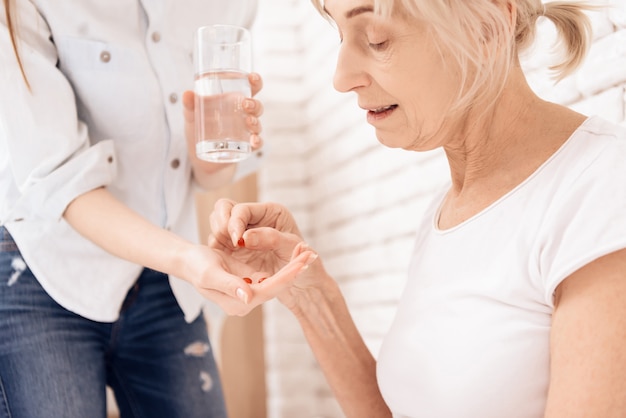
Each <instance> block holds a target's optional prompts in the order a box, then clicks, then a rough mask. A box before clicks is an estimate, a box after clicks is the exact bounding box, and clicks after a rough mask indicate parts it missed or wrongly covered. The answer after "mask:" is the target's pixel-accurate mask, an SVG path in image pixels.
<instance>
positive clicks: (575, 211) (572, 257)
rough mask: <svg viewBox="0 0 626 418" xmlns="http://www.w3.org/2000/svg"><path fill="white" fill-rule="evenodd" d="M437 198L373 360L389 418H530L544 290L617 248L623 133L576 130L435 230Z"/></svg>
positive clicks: (621, 237)
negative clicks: (500, 190) (488, 198)
mask: <svg viewBox="0 0 626 418" xmlns="http://www.w3.org/2000/svg"><path fill="white" fill-rule="evenodd" d="M443 195H444V194H443V193H442V194H441V195H440V196H439V198H438V199H436V201H435V202H434V204H433V206H432V207H431V209H430V210H429V211H428V212H427V214H426V217H425V220H424V222H423V224H422V226H421V228H420V229H419V231H418V238H417V242H416V246H415V251H414V253H413V257H412V260H411V266H410V268H409V275H408V282H407V285H406V289H405V291H404V293H403V296H402V298H401V301H400V304H399V307H398V311H397V315H396V318H395V320H394V323H393V325H392V327H391V330H390V332H389V334H388V335H387V337H386V338H385V341H384V343H383V346H382V348H381V351H380V353H379V362H378V370H377V372H378V381H379V385H380V388H381V391H382V394H383V396H384V398H385V400H386V402H387V403H388V405H389V406H390V408H391V409H392V411H393V412H394V414H395V415H394V416H395V417H426V418H463V417H476V418H505V417H506V418H515V417H541V416H543V413H544V408H545V403H546V397H547V390H548V378H549V361H550V358H549V357H550V356H549V334H550V324H551V316H552V312H553V308H554V305H553V293H554V290H555V288H556V287H557V286H558V285H559V283H561V281H562V280H564V279H565V278H567V277H568V276H569V275H570V274H571V273H573V272H574V271H576V270H578V269H579V268H581V267H582V266H584V265H585V264H587V263H589V262H590V261H592V260H594V259H596V258H598V257H600V256H602V255H605V254H608V253H611V252H613V251H616V250H619V249H622V248H626V129H624V128H623V127H619V126H615V125H612V124H610V123H608V122H606V121H604V120H602V119H600V118H598V117H592V118H589V119H587V120H586V121H585V123H583V125H582V126H581V127H580V128H579V129H578V130H577V131H576V132H575V133H574V134H573V135H572V136H571V137H570V138H569V140H568V141H567V142H566V143H565V144H564V145H563V146H562V147H561V148H560V149H559V150H558V151H557V152H556V153H555V154H554V155H553V156H552V157H551V158H550V159H549V160H548V161H546V162H545V163H544V164H543V165H542V166H541V167H540V168H539V169H538V170H537V171H536V172H535V173H533V174H532V175H531V176H530V177H529V178H528V179H526V180H525V181H524V182H523V183H522V184H520V185H519V186H517V187H516V188H515V189H513V190H512V191H510V192H509V193H507V194H506V195H505V196H503V197H502V198H500V199H499V200H498V201H496V202H495V203H493V204H492V205H490V206H489V207H488V208H486V209H485V210H483V211H482V212H480V213H479V214H477V215H475V216H473V217H472V218H470V219H468V220H466V221H465V222H463V223H461V224H459V225H457V226H455V227H453V228H450V229H447V230H440V229H438V228H437V226H436V220H437V217H438V209H439V207H440V205H441V202H442V199H443ZM598 280H602V277H598Z"/></svg>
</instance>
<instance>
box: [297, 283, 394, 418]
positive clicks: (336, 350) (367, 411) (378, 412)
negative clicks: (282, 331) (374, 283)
mask: <svg viewBox="0 0 626 418" xmlns="http://www.w3.org/2000/svg"><path fill="white" fill-rule="evenodd" d="M326 278H327V279H326ZM326 278H325V280H323V282H324V283H325V284H324V286H323V287H322V288H318V287H316V288H314V289H307V291H306V297H304V298H302V299H299V302H298V307H297V309H292V311H293V312H294V313H295V315H296V317H297V318H298V320H299V322H300V324H301V326H302V329H303V331H304V335H305V336H306V338H307V340H308V342H309V344H310V346H311V348H312V350H313V353H314V354H315V356H316V358H317V360H318V362H319V364H320V367H321V368H322V370H323V372H324V374H325V376H326V378H327V380H328V383H329V385H330V387H331V388H332V390H333V392H334V394H335V397H336V398H337V400H338V402H339V404H340V405H341V407H342V409H343V411H344V413H345V414H346V416H347V417H348V418H352V417H358V418H363V417H376V418H385V417H391V412H390V411H389V408H388V407H387V405H386V404H385V402H384V400H383V398H382V395H381V394H380V390H379V389H378V383H377V380H376V361H375V359H374V357H373V356H372V354H371V353H370V351H369V350H368V348H367V346H366V345H365V343H364V341H363V338H362V337H361V335H360V333H359V331H358V329H357V328H356V326H355V324H354V321H353V320H352V317H351V315H350V312H349V311H348V307H347V305H346V303H345V300H344V298H343V296H342V295H341V293H340V290H339V288H338V286H337V284H336V283H335V282H334V280H333V279H331V278H330V277H328V276H326Z"/></svg>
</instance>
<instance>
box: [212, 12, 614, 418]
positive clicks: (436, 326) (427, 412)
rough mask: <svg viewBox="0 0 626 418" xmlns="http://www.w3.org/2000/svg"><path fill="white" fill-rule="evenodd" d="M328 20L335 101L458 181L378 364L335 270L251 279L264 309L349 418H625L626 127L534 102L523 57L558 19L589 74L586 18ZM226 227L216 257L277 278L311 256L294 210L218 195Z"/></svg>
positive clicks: (567, 44)
mask: <svg viewBox="0 0 626 418" xmlns="http://www.w3.org/2000/svg"><path fill="white" fill-rule="evenodd" d="M317 6H318V8H319V10H320V11H321V12H322V13H323V14H324V15H326V16H327V17H328V18H330V19H332V20H333V21H334V22H335V23H336V26H337V28H338V30H339V36H340V38H341V47H340V52H339V58H338V64H337V69H336V74H335V78H334V85H335V87H336V89H338V90H340V91H342V92H355V93H356V94H357V95H358V103H359V106H360V107H361V108H363V109H364V110H365V112H366V115H367V121H368V122H369V123H370V124H371V125H373V126H374V127H375V129H376V135H377V137H378V139H379V141H380V142H381V143H383V144H384V145H386V146H388V147H394V148H403V149H405V150H407V151H426V150H432V149H435V148H438V147H443V149H444V150H445V154H446V156H447V160H448V162H449V167H450V174H451V182H450V184H449V185H448V187H446V189H445V190H441V192H440V193H439V194H438V195H437V196H436V197H435V199H434V200H433V202H432V205H431V207H430V209H429V210H427V211H426V214H425V217H424V219H423V222H422V224H421V226H420V228H419V229H418V230H417V237H416V243H415V248H414V251H413V255H412V261H411V265H410V268H409V272H408V281H407V284H406V288H405V290H404V293H403V296H402V298H401V301H400V304H399V306H398V311H397V315H396V318H395V321H394V323H393V325H392V327H391V329H390V330H389V333H388V335H387V336H386V338H385V340H384V343H383V346H382V348H381V351H380V353H379V358H378V362H376V361H375V360H374V358H373V357H372V356H371V355H370V353H369V352H368V349H367V348H366V346H365V345H364V343H363V341H362V338H361V337H360V335H359V334H358V331H357V328H356V327H355V325H354V323H353V321H352V319H351V317H350V313H349V311H348V309H347V306H346V303H345V301H344V299H343V297H342V295H341V293H340V290H339V288H338V286H337V284H336V283H335V281H334V280H333V279H332V278H331V277H330V276H329V274H328V273H327V272H326V270H325V269H324V267H323V265H322V262H321V260H319V259H318V260H317V261H315V262H314V263H313V264H312V265H311V266H310V267H309V268H308V269H307V270H306V271H305V272H303V273H300V274H299V275H298V277H297V279H296V280H295V281H294V282H289V281H283V282H272V281H271V280H265V281H263V282H262V283H260V284H257V283H254V284H252V285H251V286H250V287H251V291H252V292H254V297H253V298H252V299H251V301H250V305H248V306H253V305H254V304H255V302H257V301H262V300H265V299H266V298H267V297H268V296H269V295H271V294H277V295H278V297H279V300H280V301H281V302H282V303H284V304H285V305H286V306H287V307H288V308H289V309H290V310H291V311H292V312H293V314H294V315H295V316H296V317H297V319H298V320H299V322H300V324H301V326H302V328H303V330H304V333H305V335H306V337H307V339H308V341H309V343H310V345H311V347H312V349H313V351H314V353H315V354H316V357H317V359H318V361H319V364H320V365H321V367H322V369H323V370H324V372H325V374H326V376H327V379H328V381H329V383H330V385H331V387H332V388H333V390H334V393H335V394H336V397H337V399H338V401H339V402H340V404H341V406H342V408H343V410H344V411H345V413H346V415H347V416H349V417H377V418H380V417H387V416H390V415H393V416H394V417H428V418H432V417H437V418H439V417H480V418H486V417H493V418H503V417H507V418H508V417H541V416H547V417H577V416H587V417H616V416H620V417H623V416H625V415H626V379H624V376H625V375H626V355H625V353H626V352H625V351H624V347H626V334H625V332H624V329H626V304H625V303H624V298H623V295H624V294H625V293H626V184H625V183H626V164H624V161H626V132H625V131H624V129H623V128H620V127H618V126H614V125H612V124H611V123H608V122H606V121H604V120H602V119H601V118H599V117H595V116H592V117H587V116H584V115H581V114H579V113H576V112H574V111H572V110H570V109H568V108H565V107H563V106H560V105H557V104H554V103H549V102H546V101H544V100H542V99H540V98H539V97H537V95H535V94H534V93H533V91H532V90H531V89H530V88H529V86H528V84H527V82H526V79H525V77H524V74H523V72H522V69H521V67H520V63H519V59H518V55H519V53H520V52H521V51H522V50H523V49H524V48H525V47H527V46H528V45H529V44H530V43H531V42H532V40H533V36H534V34H535V25H536V22H537V19H538V18H539V17H541V16H545V17H546V18H548V19H550V20H551V21H552V22H553V23H554V24H555V25H556V28H557V29H558V32H559V34H560V36H561V40H562V45H563V47H564V51H565V54H564V59H563V62H562V63H560V64H559V65H557V66H555V67H554V70H555V71H556V72H557V75H558V76H560V77H563V76H564V75H566V74H568V73H569V72H571V71H572V70H574V69H575V68H576V66H577V65H578V64H579V63H580V62H581V61H582V59H583V57H584V55H585V52H586V49H587V46H588V39H589V35H590V33H589V26H590V25H589V22H588V20H587V18H586V15H585V14H584V8H583V7H582V6H581V5H580V4H576V3H573V2H555V3H548V4H546V5H545V6H544V5H542V4H541V3H540V1H539V0H474V1H466V0H446V1H426V0H399V1H393V2H392V1H376V0H327V1H326V2H325V3H324V4H323V5H322V4H317ZM212 228H213V231H214V234H215V236H214V240H213V243H212V244H213V246H214V247H215V248H223V249H225V250H227V251H232V253H233V254H234V255H235V256H236V257H238V258H239V259H240V260H244V261H247V262H248V263H249V264H250V265H253V266H255V268H256V269H257V270H262V269H268V270H269V271H268V272H269V273H271V272H273V271H274V270H276V269H278V268H280V267H281V266H283V265H284V264H285V263H286V262H287V261H288V260H289V258H290V257H291V256H293V255H297V254H298V252H299V251H301V250H302V249H303V248H304V247H303V245H302V244H299V243H300V242H301V241H302V238H301V235H300V233H299V231H298V228H297V226H296V225H295V223H294V220H293V217H292V216H291V215H290V214H289V212H288V211H287V209H286V208H284V207H282V206H280V205H278V204H272V203H261V204H235V202H231V201H228V200H222V201H220V202H218V204H217V206H216V209H215V211H214V213H213V215H212ZM237 243H239V245H237ZM295 246H297V247H296V249H295V250H294V251H293V252H292V249H293V248H294V247H295ZM246 309H249V307H247V308H242V310H241V311H242V313H244V312H245V310H246Z"/></svg>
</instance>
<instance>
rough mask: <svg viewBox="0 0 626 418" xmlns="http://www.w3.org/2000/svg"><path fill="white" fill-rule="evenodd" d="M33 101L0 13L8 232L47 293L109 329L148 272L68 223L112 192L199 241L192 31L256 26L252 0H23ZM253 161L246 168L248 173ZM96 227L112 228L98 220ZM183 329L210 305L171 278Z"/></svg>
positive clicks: (1, 204)
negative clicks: (94, 194) (187, 97)
mask: <svg viewBox="0 0 626 418" xmlns="http://www.w3.org/2000/svg"><path fill="white" fill-rule="evenodd" d="M14 5H15V9H16V10H15V13H14V17H15V19H14V22H16V23H17V31H18V34H19V36H20V38H21V39H22V41H21V42H20V43H19V51H20V55H21V58H22V62H23V64H24V68H25V71H26V76H27V78H28V81H29V83H30V86H31V89H32V93H31V92H29V91H28V90H27V87H26V85H25V83H24V81H23V79H22V75H21V74H20V71H19V68H18V66H17V62H16V58H15V56H14V54H13V48H12V45H11V43H10V39H9V35H8V31H7V27H6V21H5V13H4V7H3V6H2V7H0V8H1V9H2V10H1V11H0V68H1V70H0V92H2V93H1V97H0V225H4V226H6V228H7V229H8V230H9V232H10V233H11V234H12V236H13V238H14V239H15V241H16V243H17V245H18V247H19V248H20V251H21V252H22V256H23V257H24V259H25V261H26V263H27V264H28V266H29V267H30V269H31V270H32V271H33V273H34V274H35V276H36V277H37V279H38V280H39V281H40V282H41V284H42V286H43V287H44V288H45V289H46V291H47V292H48V293H49V294H50V295H51V296H52V297H53V298H54V299H55V300H56V301H57V302H58V303H59V304H61V305H62V306H64V307H65V308H67V309H69V310H71V311H73V312H76V313H78V314H80V315H82V316H84V317H86V318H89V319H92V320H96V321H107V322H108V321H114V320H115V319H117V317H118V313H119V308H120V306H121V304H122V302H123V300H124V297H125V295H126V293H127V290H128V289H129V288H130V287H131V286H132V284H133V283H134V281H135V279H136V278H137V276H138V274H139V273H140V271H141V269H142V266H139V265H134V264H132V263H130V262H127V261H124V260H122V259H119V258H116V257H113V256H111V255H110V254H108V253H106V252H105V251H104V250H102V249H100V248H99V247H97V246H96V245H94V244H93V243H91V242H90V241H87V240H86V239H84V238H82V237H81V236H79V235H78V233H77V232H75V231H74V230H73V229H72V228H71V227H70V226H69V225H68V224H67V223H66V222H65V221H64V219H63V218H62V215H63V212H64V210H65V208H66V207H67V205H68V204H69V203H70V202H71V201H72V200H73V199H74V198H76V197H77V196H79V195H81V194H83V193H85V192H87V191H89V190H92V189H94V188H97V187H100V186H106V187H107V189H108V190H109V191H111V193H113V194H114V195H115V196H116V197H117V198H119V199H120V200H121V201H122V202H124V203H126V204H127V205H128V206H129V207H130V208H132V209H133V210H135V211H137V212H138V213H140V214H141V215H142V216H144V217H145V218H146V219H148V220H149V221H151V222H152V223H154V224H155V225H158V226H162V227H164V228H167V229H170V230H172V231H174V232H176V233H178V234H179V235H181V236H183V237H185V238H187V239H189V240H193V241H197V239H198V230H197V225H196V214H195V206H194V200H193V186H192V181H191V167H190V163H189V160H188V157H187V148H186V142H185V138H184V132H183V116H182V104H181V97H182V93H183V91H184V90H189V89H192V88H193V65H192V47H193V34H194V31H195V29H196V28H197V27H199V26H202V25H209V24H214V23H228V24H235V25H241V26H249V25H251V23H252V21H253V17H254V15H255V13H256V1H255V0H228V1H220V0H185V1H184V2H181V1H180V0H141V1H139V0H134V1H133V0H106V1H99V0H80V1H75V0H34V1H28V0H17V1H15V2H14ZM256 158H257V157H256V156H255V157H253V158H251V159H249V161H247V162H246V163H244V164H241V165H240V167H239V173H238V174H237V175H236V177H237V178H240V177H242V176H244V175H246V174H248V173H250V171H251V170H252V169H253V168H254V167H255V166H256V161H255V160H256ZM102 222H107V220H106V219H102ZM170 282H171V284H172V288H173V290H174V293H175V295H176V297H177V299H178V301H179V303H180V305H181V307H182V309H183V311H184V312H185V315H186V318H187V320H192V319H193V318H195V317H196V316H197V315H198V314H199V313H200V310H201V308H202V306H203V304H205V303H206V301H205V300H204V299H203V298H202V297H201V296H200V295H199V294H198V293H196V292H195V291H194V290H193V288H192V286H191V285H189V284H188V283H186V282H184V281H182V280H179V279H176V278H173V277H170Z"/></svg>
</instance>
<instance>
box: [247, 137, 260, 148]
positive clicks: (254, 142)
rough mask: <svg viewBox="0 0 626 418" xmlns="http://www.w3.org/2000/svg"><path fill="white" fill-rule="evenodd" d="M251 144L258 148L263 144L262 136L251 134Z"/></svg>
mask: <svg viewBox="0 0 626 418" xmlns="http://www.w3.org/2000/svg"><path fill="white" fill-rule="evenodd" d="M250 145H252V147H253V148H258V147H259V145H261V138H259V136H258V135H254V134H253V135H250Z"/></svg>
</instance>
